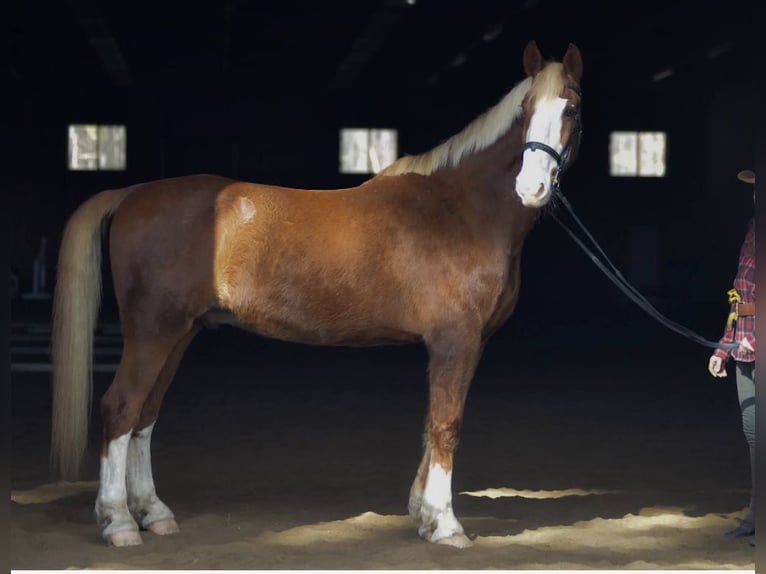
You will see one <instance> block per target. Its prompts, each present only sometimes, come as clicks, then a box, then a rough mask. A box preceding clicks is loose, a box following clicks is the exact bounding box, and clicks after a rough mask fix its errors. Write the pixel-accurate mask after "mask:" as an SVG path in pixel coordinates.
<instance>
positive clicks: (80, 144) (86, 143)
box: [69, 124, 126, 171]
mask: <svg viewBox="0 0 766 574" xmlns="http://www.w3.org/2000/svg"><path fill="white" fill-rule="evenodd" d="M125 140H126V134H125V126H114V125H112V126H106V125H105V126H100V125H95V124H73V125H70V126H69V169H70V170H72V171H98V170H124V169H125Z"/></svg>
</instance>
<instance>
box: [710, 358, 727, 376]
mask: <svg viewBox="0 0 766 574" xmlns="http://www.w3.org/2000/svg"><path fill="white" fill-rule="evenodd" d="M707 370H708V371H710V374H711V375H713V376H714V377H725V376H726V366H725V365H724V363H723V359H721V357H718V356H717V355H711V356H710V361H708V364H707Z"/></svg>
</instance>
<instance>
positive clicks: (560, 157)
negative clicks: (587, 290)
mask: <svg viewBox="0 0 766 574" xmlns="http://www.w3.org/2000/svg"><path fill="white" fill-rule="evenodd" d="M564 89H569V90H572V91H573V92H575V93H576V94H577V96H578V97H579V98H580V99H582V94H581V93H580V87H579V86H578V85H576V84H570V83H568V84H566V85H565V86H564ZM572 134H577V138H576V139H577V145H578V146H579V145H580V139H581V138H582V119H581V114H580V112H579V111H578V112H577V115H576V116H575V117H574V126H573V128H572ZM573 140H575V138H574V137H570V138H569V141H567V145H566V146H564V149H563V150H562V151H561V154H559V153H558V152H557V151H556V150H555V149H553V148H552V147H551V146H549V145H548V144H546V143H543V142H538V141H528V142H525V143H524V145H522V146H521V153H522V154H523V153H524V150H529V151H532V152H535V151H538V150H539V151H542V152H544V153H547V154H548V155H549V156H551V157H552V158H553V159H554V161H555V162H556V171H555V172H554V174H553V182H552V190H553V195H554V196H555V197H556V198H557V199H558V200H559V201H561V203H563V204H564V207H566V208H567V210H568V211H569V213H570V214H571V215H572V218H573V219H574V220H575V222H576V223H577V225H578V226H579V227H580V229H581V230H582V231H583V232H584V233H585V235H586V236H587V237H588V239H589V240H590V241H591V242H592V243H593V245H595V246H596V249H597V250H598V252H599V253H600V254H601V256H602V257H603V258H604V261H605V262H606V265H605V264H604V262H602V261H601V260H600V259H599V258H598V257H597V256H596V255H595V254H594V253H593V252H592V251H591V250H590V249H588V247H587V246H586V245H585V243H583V242H582V240H580V238H579V237H577V236H576V235H575V234H574V232H573V231H572V230H571V229H570V228H569V227H567V226H566V225H565V224H564V222H563V221H561V220H560V219H559V218H558V217H557V216H556V214H555V213H553V212H551V215H552V216H553V219H555V220H556V222H557V223H558V224H559V225H560V226H561V227H562V228H563V229H564V231H566V232H567V234H569V236H570V237H571V238H572V239H573V240H574V241H575V243H577V244H578V245H579V246H580V248H581V249H582V250H583V251H585V253H586V254H587V255H588V256H589V257H590V259H591V261H593V263H594V264H595V265H596V266H597V267H598V268H599V269H600V270H601V271H602V272H603V273H604V275H606V276H607V277H608V278H609V279H610V280H611V281H612V283H614V284H615V285H616V286H617V287H618V288H619V289H620V290H621V291H622V292H623V293H625V294H626V295H627V296H628V298H629V299H630V300H631V301H633V302H634V303H635V304H636V305H638V306H639V307H640V308H641V309H643V310H644V311H645V312H646V313H648V314H649V315H650V316H651V317H653V318H654V319H655V320H656V321H657V322H659V323H661V324H662V325H665V326H666V327H667V328H668V329H670V330H672V331H675V332H676V333H678V334H680V335H683V336H684V337H687V338H688V339H690V340H692V341H694V342H695V343H699V344H700V345H704V346H706V347H711V348H714V349H736V348H738V347H739V345H738V344H736V343H719V342H717V341H709V340H707V339H705V338H704V337H703V336H702V335H699V334H697V333H695V332H694V331H692V330H691V329H689V328H687V327H684V326H683V325H681V324H679V323H676V322H675V321H673V320H671V319H668V318H667V317H665V316H664V315H663V314H662V313H660V312H659V311H658V310H657V309H656V308H655V307H654V305H652V304H651V303H650V302H649V300H648V299H647V298H646V297H644V296H643V295H642V294H641V293H640V292H639V291H638V290H637V289H636V288H635V287H633V286H632V285H631V284H630V283H628V281H627V280H626V279H625V277H623V276H622V273H620V271H619V270H618V269H617V268H616V267H615V266H614V264H613V263H612V262H611V261H610V260H609V257H607V255H606V253H604V250H603V249H601V246H600V245H599V244H598V242H597V241H596V240H595V239H594V238H593V236H592V235H591V234H590V233H589V232H588V230H587V228H586V227H585V226H584V225H583V223H582V222H581V221H580V219H579V218H578V217H577V215H575V212H574V209H572V206H571V205H570V203H569V201H568V200H567V198H566V197H564V194H563V193H562V192H561V174H562V172H564V171H565V170H566V169H567V168H568V167H569V165H568V164H569V156H570V152H571V150H572V141H573Z"/></svg>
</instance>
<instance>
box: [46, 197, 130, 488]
mask: <svg viewBox="0 0 766 574" xmlns="http://www.w3.org/2000/svg"><path fill="white" fill-rule="evenodd" d="M128 193H129V191H128V190H116V191H104V192H101V193H99V194H97V195H94V196H93V197H91V198H90V199H88V200H87V201H86V202H85V203H83V204H82V205H81V206H80V207H79V208H78V209H77V211H75V213H74V214H73V215H72V217H71V218H70V219H69V222H68V223H67V225H66V228H65V229H64V235H63V238H62V240H61V249H60V251H59V260H58V272H57V278H56V288H55V295H54V300H53V332H52V361H53V418H52V422H51V464H52V466H53V469H54V473H55V474H56V475H58V478H60V479H62V480H68V481H71V480H77V479H78V478H79V474H80V468H81V466H82V462H83V458H84V455H85V449H86V447H87V442H88V419H89V418H90V405H91V398H92V393H93V364H92V359H93V332H94V330H95V326H96V320H97V318H98V311H99V306H100V304H101V233H102V228H103V221H104V220H105V219H106V218H107V217H108V216H109V215H110V214H111V213H113V212H114V210H116V209H117V206H119V204H120V203H121V202H122V200H123V199H124V198H125V197H126V196H127V195H128Z"/></svg>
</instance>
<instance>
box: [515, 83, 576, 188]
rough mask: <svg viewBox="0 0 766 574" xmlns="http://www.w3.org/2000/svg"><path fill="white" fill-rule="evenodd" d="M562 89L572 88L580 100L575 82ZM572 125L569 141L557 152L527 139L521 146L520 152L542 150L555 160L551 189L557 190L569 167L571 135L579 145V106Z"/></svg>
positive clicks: (544, 144) (546, 145)
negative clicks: (562, 176)
mask: <svg viewBox="0 0 766 574" xmlns="http://www.w3.org/2000/svg"><path fill="white" fill-rule="evenodd" d="M564 89H569V90H572V91H573V92H574V93H575V94H577V96H578V97H579V98H580V100H582V94H581V93H580V87H579V86H578V85H577V84H565V85H564ZM573 121H574V125H573V126H572V132H571V134H570V136H569V141H568V142H567V145H565V146H564V149H563V150H561V154H559V153H558V152H557V151H556V150H555V149H553V148H552V147H551V146H549V145H548V144H546V143H543V142H536V141H528V142H526V143H525V144H524V145H522V146H521V153H522V154H523V153H524V150H529V151H537V150H540V151H544V152H545V153H547V154H548V155H549V156H551V157H552V158H553V160H554V161H555V162H556V171H555V172H554V174H553V189H554V190H558V189H559V187H560V185H561V174H562V173H563V172H564V171H565V170H566V169H567V168H568V167H569V157H570V155H571V150H572V141H573V140H574V139H575V138H574V137H573V136H575V135H576V136H577V145H578V146H579V145H580V138H581V137H582V118H581V112H580V108H578V110H577V114H576V115H575V117H574V120H573Z"/></svg>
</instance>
